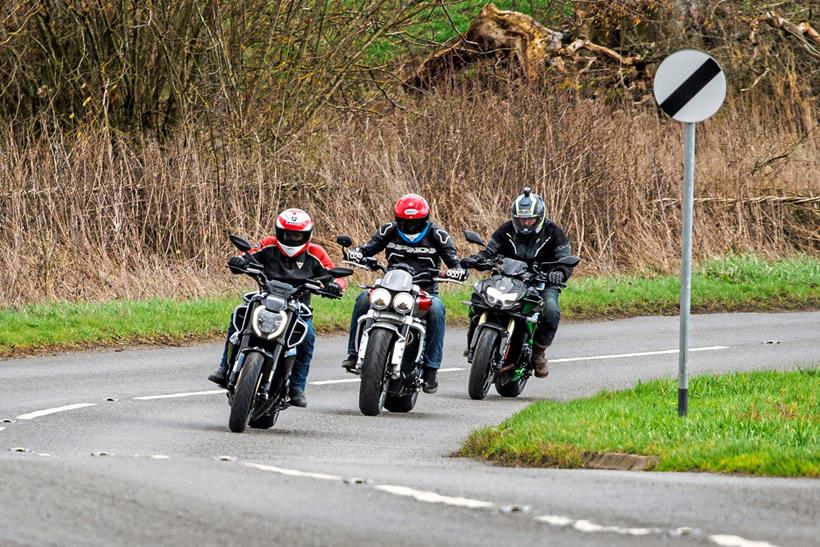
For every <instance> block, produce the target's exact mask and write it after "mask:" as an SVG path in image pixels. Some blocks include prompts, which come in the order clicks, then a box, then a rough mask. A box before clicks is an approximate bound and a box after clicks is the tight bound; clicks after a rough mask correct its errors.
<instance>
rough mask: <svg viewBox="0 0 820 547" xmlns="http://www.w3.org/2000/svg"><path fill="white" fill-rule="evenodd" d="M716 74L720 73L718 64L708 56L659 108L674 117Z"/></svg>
mask: <svg viewBox="0 0 820 547" xmlns="http://www.w3.org/2000/svg"><path fill="white" fill-rule="evenodd" d="M718 74H720V66H719V65H718V64H717V63H716V62H715V60H714V59H712V58H711V57H710V58H708V59H707V60H706V62H704V63H703V64H702V65H700V66H699V67H698V69H697V70H696V71H694V72H693V73H692V75H691V76H689V77H688V78H686V80H685V81H684V82H683V83H682V84H681V85H680V86H679V87H678V88H677V89H676V90H675V91H673V92H672V94H671V95H669V96H668V97H667V98H666V100H665V101H663V102H662V103H661V108H662V109H663V111H664V112H666V113H667V114H669V115H670V116H672V117H675V114H677V113H678V112H680V110H681V109H682V108H683V107H684V106H686V103H688V102H689V101H691V100H692V98H693V97H694V96H695V95H697V94H698V93H700V90H701V89H703V88H704V87H706V84H708V83H709V82H711V81H712V79H713V78H714V77H715V76H717V75H718Z"/></svg>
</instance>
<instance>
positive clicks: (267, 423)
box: [248, 410, 279, 429]
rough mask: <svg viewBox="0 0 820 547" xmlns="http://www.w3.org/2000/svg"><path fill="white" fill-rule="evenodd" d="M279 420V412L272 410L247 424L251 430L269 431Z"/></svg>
mask: <svg viewBox="0 0 820 547" xmlns="http://www.w3.org/2000/svg"><path fill="white" fill-rule="evenodd" d="M278 418H279V411H278V410H274V411H271V412H269V413H268V414H265V415H264V416H261V417H259V418H257V419H255V420H251V421H250V422H249V423H248V427H252V428H253V429H270V428H272V427H273V426H274V425H276V420H277V419H278Z"/></svg>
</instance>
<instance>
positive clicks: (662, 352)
mask: <svg viewBox="0 0 820 547" xmlns="http://www.w3.org/2000/svg"><path fill="white" fill-rule="evenodd" d="M722 349H731V348H729V346H707V347H703V348H689V351H690V352H692V351H717V350H722ZM679 351H680V350H677V349H665V350H659V351H641V352H638V353H616V354H613V355H592V356H590V357H567V358H564V359H550V363H572V362H575V361H599V360H601V359H621V358H623V357H646V356H648V355H668V354H671V353H678V352H679Z"/></svg>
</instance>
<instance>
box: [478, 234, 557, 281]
mask: <svg viewBox="0 0 820 547" xmlns="http://www.w3.org/2000/svg"><path fill="white" fill-rule="evenodd" d="M571 254H572V248H571V246H570V243H569V239H567V236H566V234H564V231H563V230H562V229H561V228H559V227H558V225H557V224H555V223H554V222H553V221H551V220H549V219H546V220H545V221H544V228H543V229H542V230H541V231H540V232H539V233H538V234H536V235H534V236H532V237H521V236H520V235H518V232H516V231H515V228H514V227H513V223H512V221H511V220H508V221H507V222H505V223H504V224H502V225H501V226H500V227H499V228H498V229H497V230H496V231H495V233H493V235H492V237H491V238H490V242H489V243H488V244H487V248H486V249H484V250H482V251H480V252H479V253H478V254H477V256H479V257H481V258H483V259H492V258H495V257H496V256H498V255H501V256H504V257H508V258H515V259H517V260H521V261H523V262H526V263H527V264H528V265H530V266H532V265H533V264H541V263H542V262H555V261H556V260H558V259H559V258H563V257H565V256H570V255H571ZM555 270H560V271H562V272H564V278H565V280H566V279H569V276H570V275H572V268H570V267H569V266H564V265H557V266H552V267H550V268H549V271H555Z"/></svg>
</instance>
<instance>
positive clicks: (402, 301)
mask: <svg viewBox="0 0 820 547" xmlns="http://www.w3.org/2000/svg"><path fill="white" fill-rule="evenodd" d="M415 303H416V301H415V299H414V298H413V295H411V294H410V293H406V292H400V293H399V294H397V295H396V296H394V297H393V309H394V310H396V311H397V312H399V313H410V311H411V310H412V309H413V305H414V304H415Z"/></svg>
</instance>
